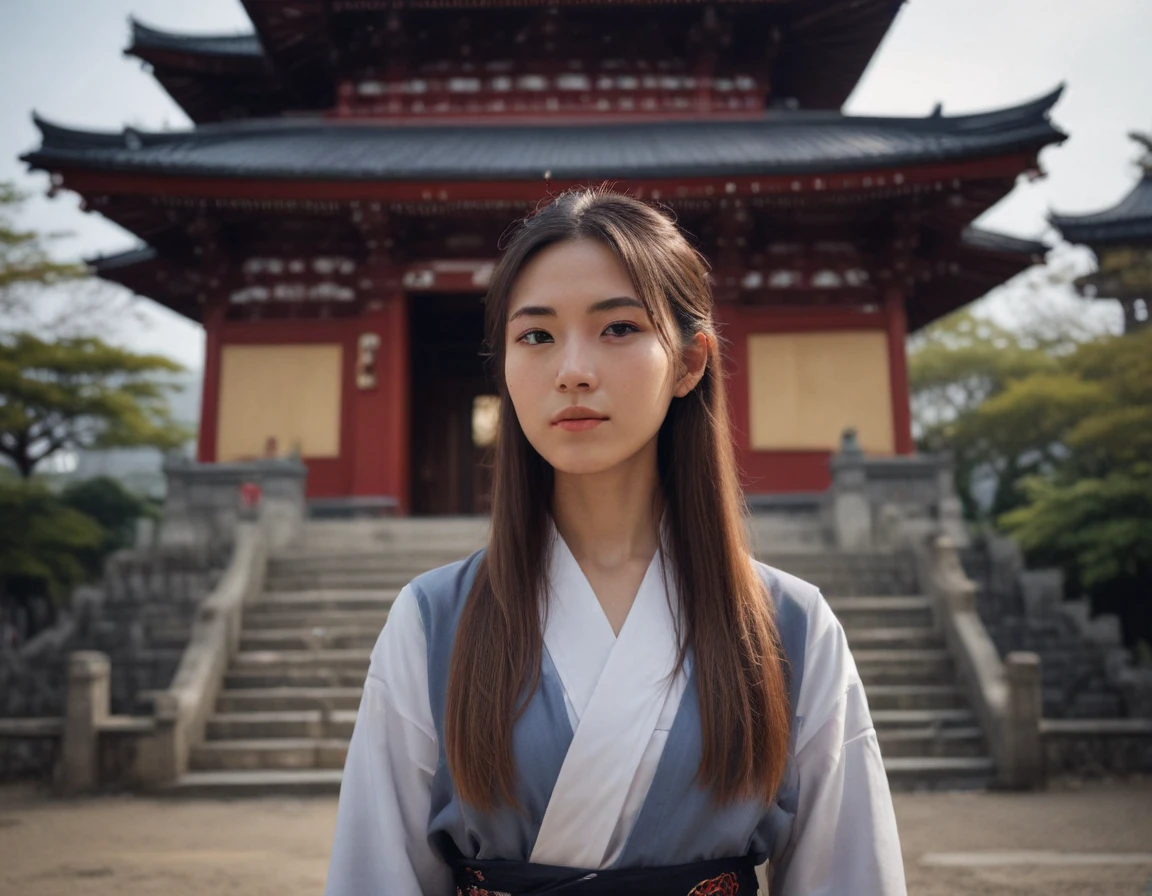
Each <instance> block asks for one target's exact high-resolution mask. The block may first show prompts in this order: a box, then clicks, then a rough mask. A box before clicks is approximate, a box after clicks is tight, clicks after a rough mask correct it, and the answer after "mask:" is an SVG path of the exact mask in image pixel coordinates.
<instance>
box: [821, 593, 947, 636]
mask: <svg viewBox="0 0 1152 896" xmlns="http://www.w3.org/2000/svg"><path fill="white" fill-rule="evenodd" d="M828 606H829V607H831V609H832V612H833V614H835V616H836V618H837V619H839V620H840V624H841V625H843V626H844V628H845V629H861V628H896V627H903V626H908V627H912V628H930V627H931V626H932V600H931V598H927V597H918V596H917V597H909V596H895V597H893V596H881V597H876V596H863V595H862V596H859V597H832V598H829V599H828Z"/></svg>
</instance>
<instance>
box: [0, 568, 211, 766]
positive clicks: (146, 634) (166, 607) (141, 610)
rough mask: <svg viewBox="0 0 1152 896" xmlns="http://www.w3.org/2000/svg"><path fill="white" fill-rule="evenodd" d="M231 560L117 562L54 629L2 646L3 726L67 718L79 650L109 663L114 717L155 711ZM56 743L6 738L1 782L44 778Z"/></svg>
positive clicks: (76, 596) (0, 742)
mask: <svg viewBox="0 0 1152 896" xmlns="http://www.w3.org/2000/svg"><path fill="white" fill-rule="evenodd" d="M227 559H228V556H227V553H226V552H205V551H202V550H194V549H188V548H164V549H152V550H135V549H133V550H124V551H118V552H116V553H115V554H113V555H111V556H110V557H109V558H108V561H107V562H106V564H105V568H104V578H103V581H102V582H101V584H100V585H98V586H84V587H81V588H78V589H77V590H76V591H75V592H74V593H73V596H72V601H71V604H70V606H69V607H68V608H66V609H65V610H62V611H61V613H60V617H59V619H58V620H57V623H56V625H54V626H52V627H51V628H49V629H47V630H45V631H43V632H41V633H40V634H39V635H38V636H37V637H35V638H33V639H32V640H31V641H29V642H28V643H27V644H24V645H21V646H19V647H17V648H12V647H3V646H0V719H29V718H59V717H61V716H63V714H64V706H65V697H66V693H67V687H68V673H67V668H68V656H69V654H71V653H72V652H74V651H78V650H96V651H100V652H102V653H104V654H107V656H108V657H109V658H110V659H111V661H112V668H111V687H110V690H111V707H112V712H113V713H116V714H124V715H133V714H138V713H147V712H149V711H150V707H149V704H148V694H149V692H150V691H154V690H159V689H163V688H166V687H167V686H168V685H169V683H170V682H171V681H172V676H173V675H174V674H175V671H176V667H177V665H178V664H179V662H180V657H181V655H182V654H183V649H184V645H185V644H186V643H187V640H188V631H189V626H190V622H191V619H192V615H193V613H194V612H195V609H196V607H197V606H198V605H199V603H200V601H202V600H203V599H204V597H205V596H206V595H208V594H209V593H210V592H211V590H212V588H213V587H214V586H215V584H216V581H217V580H218V579H219V576H220V573H221V571H222V570H223V568H224V566H225V565H226V562H227ZM57 740H58V739H57V738H56V737H52V736H33V735H30V736H27V737H0V780H2V779H11V778H15V777H28V776H35V777H40V778H46V777H48V776H49V775H50V774H51V771H52V769H53V766H54V763H55V759H56V756H57V753H58V748H59V745H58V743H57Z"/></svg>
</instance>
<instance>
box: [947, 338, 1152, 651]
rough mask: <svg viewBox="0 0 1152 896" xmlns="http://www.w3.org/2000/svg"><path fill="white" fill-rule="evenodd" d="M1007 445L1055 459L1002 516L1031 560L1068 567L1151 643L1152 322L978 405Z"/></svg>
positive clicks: (1079, 583) (976, 416) (1132, 634)
mask: <svg viewBox="0 0 1152 896" xmlns="http://www.w3.org/2000/svg"><path fill="white" fill-rule="evenodd" d="M970 425H971V426H972V428H974V429H977V430H979V431H981V432H983V433H984V434H985V435H986V437H987V438H989V439H993V438H995V439H996V440H997V443H998V444H999V445H1001V446H1002V450H1005V451H1022V450H1030V451H1032V452H1033V453H1034V454H1036V455H1043V456H1044V457H1045V463H1044V464H1043V465H1042V466H1040V467H1039V468H1038V469H1037V471H1036V472H1035V473H1034V474H1033V475H1031V476H1029V477H1028V478H1025V479H1023V480H1022V481H1021V483H1020V490H1021V493H1022V496H1023V502H1022V506H1020V507H1017V508H1015V509H1013V510H1011V511H1010V512H1007V513H1005V514H1003V515H1001V516H1000V517H999V520H998V522H999V524H1000V525H1001V526H1002V527H1003V528H1005V529H1006V530H1007V531H1008V532H1010V533H1011V534H1012V535H1013V536H1014V537H1015V538H1016V539H1017V541H1018V542H1019V543H1020V545H1021V546H1022V547H1023V548H1024V550H1025V551H1026V553H1027V555H1028V557H1029V560H1030V561H1032V562H1037V563H1042V564H1049V565H1056V566H1060V567H1061V568H1062V569H1064V571H1065V573H1066V575H1067V576H1068V579H1069V584H1070V586H1071V588H1072V589H1073V590H1074V591H1075V592H1077V593H1078V592H1080V591H1086V592H1087V593H1088V594H1089V595H1090V596H1091V598H1092V603H1093V606H1094V608H1095V610H1096V611H1097V612H1115V613H1117V614H1119V616H1120V618H1121V620H1122V621H1123V626H1124V631H1125V639H1126V641H1128V642H1129V643H1130V644H1135V643H1138V642H1140V641H1143V642H1145V643H1146V644H1148V645H1152V599H1150V595H1152V330H1149V329H1144V330H1138V331H1136V332H1133V333H1130V334H1128V335H1126V336H1121V337H1111V338H1108V339H1104V340H1099V341H1096V342H1092V343H1088V344H1085V345H1083V346H1081V347H1079V348H1078V349H1077V350H1076V351H1075V352H1074V353H1072V354H1071V355H1069V356H1068V357H1067V358H1066V359H1064V361H1063V362H1062V364H1061V369H1060V370H1059V371H1058V372H1043V373H1038V374H1035V375H1033V376H1031V377H1028V378H1026V379H1023V380H1020V381H1018V382H1014V383H1012V384H1010V385H1009V386H1008V387H1007V388H1006V389H1005V390H1004V391H1003V392H1002V393H1001V394H999V395H998V396H996V397H995V398H992V399H990V400H989V401H987V402H985V403H984V404H983V405H982V406H981V407H979V408H978V409H977V410H976V411H975V412H973V414H971V415H970Z"/></svg>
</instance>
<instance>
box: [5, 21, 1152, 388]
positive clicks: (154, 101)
mask: <svg viewBox="0 0 1152 896" xmlns="http://www.w3.org/2000/svg"><path fill="white" fill-rule="evenodd" d="M130 15H135V16H136V17H137V18H139V19H140V20H141V21H143V22H145V23H147V24H150V25H154V26H156V27H159V28H164V29H171V30H176V31H191V32H201V33H215V32H225V33H227V32H238V31H247V30H250V25H249V22H248V19H247V17H246V16H245V15H244V12H243V9H242V8H241V6H240V3H239V0H196V2H195V3H177V2H173V0H35V2H15V0H5V2H3V3H0V179H11V180H15V181H16V182H17V183H18V184H19V185H21V186H22V187H24V188H25V189H26V190H28V191H30V192H32V193H34V194H35V198H34V199H33V200H32V201H31V202H29V204H28V206H27V208H26V210H27V215H26V216H25V218H24V221H23V222H22V223H23V225H24V226H26V227H32V228H37V229H41V230H51V231H61V230H63V231H70V232H71V233H72V236H71V237H69V238H68V239H65V240H61V241H60V242H59V243H58V244H57V248H58V253H59V254H60V255H61V256H62V257H71V258H75V257H85V256H91V255H94V254H97V253H100V252H115V251H119V250H121V249H125V248H128V247H130V246H132V245H134V244H135V242H136V240H135V237H133V236H132V235H131V234H128V233H126V232H125V231H123V230H121V229H120V228H118V227H117V226H115V225H113V224H111V223H109V222H107V221H105V220H104V219H103V218H101V217H99V216H98V215H93V214H88V215H86V214H84V213H82V212H80V211H79V210H78V208H77V199H76V197H75V196H74V195H73V194H70V193H65V194H61V195H60V196H59V197H57V198H56V199H54V200H48V199H46V198H44V189H45V187H46V184H47V179H46V177H45V176H44V175H43V174H39V173H37V174H31V175H30V174H27V173H26V172H25V170H24V165H23V163H21V162H19V161H18V160H17V156H18V155H19V154H20V153H22V152H26V151H27V150H29V149H32V148H34V147H35V146H36V145H38V142H39V135H38V132H37V131H36V129H35V128H34V127H33V125H32V120H31V112H32V110H33V109H35V110H36V111H38V112H39V113H40V114H41V115H43V116H44V117H46V118H48V119H49V120H52V121H55V122H59V123H61V124H66V125H76V126H80V127H89V128H95V129H105V130H119V129H120V128H121V127H123V126H124V125H126V124H130V125H132V126H134V127H140V128H143V129H162V128H164V127H171V128H179V127H185V126H187V125H188V120H187V118H186V117H185V116H184V114H183V113H182V112H181V111H180V109H179V108H178V107H177V106H176V104H175V103H173V102H172V100H171V99H169V97H168V95H167V94H166V93H164V91H163V90H161V89H160V87H159V86H158V85H157V84H156V82H155V81H154V80H153V79H152V77H151V76H150V75H148V74H146V73H144V72H143V71H142V70H141V67H140V63H139V61H138V60H136V59H132V58H125V57H124V56H123V55H122V50H123V49H124V47H125V46H126V45H127V43H128V17H129V16H130ZM1150 35H1152V0H1095V2H1093V3H1084V2H1083V0H909V2H908V3H906V5H905V6H904V8H903V9H902V11H901V13H900V15H899V17H898V18H897V20H896V22H895V24H894V25H893V27H892V29H891V31H889V33H888V36H887V38H886V39H885V40H884V43H883V44H882V45H881V46H880V49H879V51H878V52H877V53H876V55H875V57H874V58H873V61H872V64H871V66H870V67H869V69H868V71H867V72H866V73H865V75H864V77H863V79H862V80H861V82H860V85H859V86H858V88H857V90H856V92H855V93H854V94H853V96H852V97H851V99H850V100H849V102H848V105H847V106H846V108H845V111H847V112H849V113H851V114H856V115H868V114H883V115H914V116H920V115H927V114H929V113H930V112H931V111H932V108H933V106H934V105H935V104H936V103H937V102H940V103H942V104H943V107H944V114H946V115H948V114H958V113H964V112H975V111H982V110H987V109H995V108H1001V107H1004V106H1008V105H1015V104H1017V103H1019V102H1022V101H1025V100H1029V99H1033V98H1035V97H1037V96H1040V95H1042V94H1045V93H1047V92H1048V91H1049V90H1051V89H1052V88H1054V87H1056V86H1057V85H1058V84H1060V83H1061V82H1063V83H1066V84H1067V89H1066V91H1065V93H1064V95H1063V97H1062V98H1061V99H1060V101H1059V103H1057V105H1056V107H1055V109H1054V111H1053V116H1052V117H1053V120H1054V121H1055V123H1056V124H1057V126H1058V127H1060V128H1061V129H1062V130H1063V131H1065V132H1066V133H1068V134H1069V135H1070V138H1069V139H1068V140H1067V141H1066V142H1065V143H1064V144H1063V145H1062V146H1058V147H1052V148H1048V149H1046V150H1044V151H1043V152H1042V154H1041V156H1040V161H1041V165H1042V167H1043V168H1044V170H1045V171H1046V172H1047V177H1046V178H1043V179H1041V180H1039V181H1036V182H1034V183H1021V184H1019V185H1018V186H1017V188H1016V190H1015V191H1014V192H1013V193H1012V194H1011V195H1010V196H1009V197H1008V198H1007V199H1005V200H1004V201H1003V202H1001V203H1000V204H999V205H998V206H996V207H995V208H994V209H992V210H991V211H990V212H989V213H988V214H986V215H984V216H983V217H982V218H981V219H980V220H979V222H978V223H979V224H980V225H981V226H983V227H987V228H990V229H994V230H1000V231H1003V232H1005V233H1010V234H1014V235H1017V236H1023V237H1033V238H1035V237H1047V238H1048V241H1049V242H1050V243H1052V242H1055V234H1054V232H1052V231H1051V230H1050V229H1049V228H1048V227H1047V224H1046V223H1045V220H1044V218H1045V215H1046V213H1047V212H1048V211H1049V210H1056V211H1060V212H1065V213H1075V212H1086V211H1095V210H1098V209H1100V208H1103V207H1106V206H1108V205H1111V204H1112V203H1114V202H1115V201H1116V200H1118V199H1119V198H1120V197H1121V196H1123V195H1124V193H1125V192H1127V190H1128V189H1130V188H1131V186H1132V184H1133V183H1135V181H1136V178H1137V176H1138V173H1137V169H1136V167H1135V166H1134V165H1133V164H1132V162H1133V160H1134V159H1135V158H1136V156H1137V153H1136V145H1135V144H1134V143H1133V142H1132V141H1130V140H1128V139H1127V137H1126V136H1125V135H1126V134H1127V132H1129V131H1131V130H1141V131H1149V130H1152V64H1150V61H1149V53H1148V39H1149V36H1150ZM1000 293H1001V294H1000V295H999V296H996V297H993V299H992V302H991V304H992V305H993V306H994V307H999V308H1001V309H1010V306H1011V304H1012V302H1013V294H1012V289H1011V287H1010V288H1008V289H1007V290H1001V291H1000ZM141 304H142V308H143V309H144V310H145V311H146V313H145V314H144V317H146V318H147V324H146V325H142V324H141V323H140V322H139V321H136V320H132V321H131V322H126V323H125V325H124V326H123V327H122V328H121V330H120V334H121V338H122V341H123V343H124V344H126V345H128V346H130V347H132V348H134V349H137V350H140V351H154V352H162V353H164V354H167V355H169V356H171V357H173V358H175V359H176V360H178V361H181V362H182V363H185V364H188V365H190V366H192V367H199V366H200V364H201V359H202V353H203V332H202V331H201V329H200V327H199V326H197V325H194V324H192V323H190V322H189V321H186V320H184V319H183V318H181V317H179V316H178V315H175V314H173V313H171V312H169V311H167V310H166V309H164V308H161V307H160V306H158V305H155V304H154V303H151V302H143V303H141Z"/></svg>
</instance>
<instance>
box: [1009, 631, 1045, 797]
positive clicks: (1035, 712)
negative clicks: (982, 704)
mask: <svg viewBox="0 0 1152 896" xmlns="http://www.w3.org/2000/svg"><path fill="white" fill-rule="evenodd" d="M1004 672H1005V675H1006V678H1007V681H1008V706H1007V712H1006V713H1005V719H1004V727H1005V731H1004V741H1005V748H1006V749H1005V758H1006V759H1007V761H1008V765H1009V767H1008V768H1007V769H1005V770H1004V771H1005V773H1004V775H1003V778H1004V779H1005V783H1007V784H1008V786H1010V787H1012V788H1013V789H1018V790H1031V789H1033V788H1036V787H1041V786H1043V784H1044V745H1043V741H1042V739H1041V734H1040V720H1041V718H1042V717H1043V714H1044V701H1043V694H1042V688H1041V680H1040V656H1039V655H1038V654H1036V653H1033V652H1031V651H1014V652H1012V653H1009V654H1008V656H1007V657H1005V658H1004Z"/></svg>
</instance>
